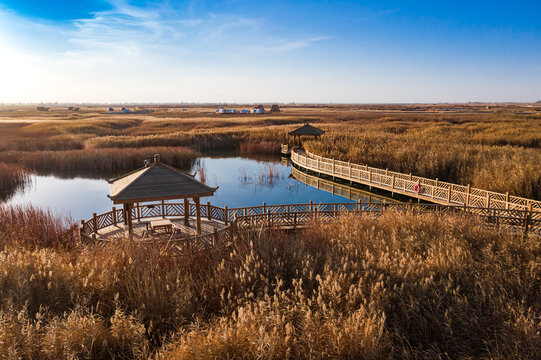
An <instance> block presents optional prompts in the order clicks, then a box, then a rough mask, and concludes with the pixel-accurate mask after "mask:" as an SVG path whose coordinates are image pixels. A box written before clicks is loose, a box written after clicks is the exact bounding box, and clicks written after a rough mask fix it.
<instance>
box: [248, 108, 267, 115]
mask: <svg viewBox="0 0 541 360" xmlns="http://www.w3.org/2000/svg"><path fill="white" fill-rule="evenodd" d="M250 113H251V114H264V113H265V110H263V109H260V108H256V107H255V108H253V109H251V110H250Z"/></svg>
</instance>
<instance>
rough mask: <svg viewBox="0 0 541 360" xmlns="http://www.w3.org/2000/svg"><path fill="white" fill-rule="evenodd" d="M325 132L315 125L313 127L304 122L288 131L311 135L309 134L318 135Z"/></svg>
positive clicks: (294, 133) (293, 133) (292, 133)
mask: <svg viewBox="0 0 541 360" xmlns="http://www.w3.org/2000/svg"><path fill="white" fill-rule="evenodd" d="M323 134H325V131H323V130H321V129H318V128H316V127H313V126H312V125H309V124H308V123H305V124H304V125H303V126H301V127H300V128H298V129H296V130H293V131H292V132H290V133H289V135H297V136H300V135H311V136H319V135H323Z"/></svg>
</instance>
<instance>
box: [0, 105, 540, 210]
mask: <svg viewBox="0 0 541 360" xmlns="http://www.w3.org/2000/svg"><path fill="white" fill-rule="evenodd" d="M239 107H240V106H239ZM451 107H453V105H450V104H446V105H364V106H362V105H359V106H353V105H336V106H330V105H327V106H323V105H321V106H316V105H314V106H306V105H305V106H283V107H282V112H280V113H275V114H263V115H252V114H248V115H240V114H237V115H219V114H214V108H215V107H210V106H207V107H202V106H200V107H195V106H193V107H187V109H186V111H181V110H180V109H179V108H168V107H140V108H138V110H145V112H143V113H141V114H138V113H131V114H107V113H106V112H105V111H106V108H96V107H93V108H82V110H81V112H78V113H73V112H68V111H66V110H65V109H64V108H53V110H52V111H50V112H45V113H43V112H41V113H37V112H35V111H32V109H29V108H20V109H18V111H12V112H7V111H6V110H5V109H0V121H1V122H0V131H2V134H3V136H2V137H1V139H0V160H2V161H5V162H17V163H21V164H23V165H25V166H27V167H28V168H30V169H31V170H45V171H54V170H55V169H57V168H58V169H64V170H69V169H73V170H76V169H80V168H84V169H95V171H96V172H99V171H101V170H102V169H103V168H108V169H117V168H119V167H123V168H122V170H128V169H130V168H132V167H133V166H135V165H138V163H136V162H135V161H128V162H126V161H124V159H125V158H126V157H128V156H131V157H132V158H136V157H140V156H141V154H142V153H144V152H150V151H154V150H151V149H148V151H147V150H145V149H142V148H160V151H162V152H169V153H172V152H174V153H176V154H180V153H181V152H183V153H184V154H183V155H182V156H183V157H186V158H189V157H193V156H196V154H195V153H194V151H195V152H202V153H205V152H216V151H218V152H219V151H228V152H230V151H235V152H237V153H239V154H242V155H251V154H265V153H272V154H275V153H277V152H278V149H279V146H280V144H281V143H283V142H285V141H286V134H287V132H289V131H291V130H293V129H295V128H296V127H298V126H299V125H300V124H302V123H303V122H304V121H310V122H311V123H313V124H314V125H316V126H319V127H321V128H322V129H324V130H326V131H327V134H326V135H325V136H324V137H323V139H322V140H321V141H310V140H305V141H304V145H305V146H306V147H307V148H308V149H309V150H311V151H313V152H315V153H317V154H319V155H323V156H327V157H335V158H337V159H341V160H346V161H352V162H357V163H361V164H368V165H370V166H374V167H381V168H389V170H394V171H400V172H404V173H410V172H411V173H413V174H414V175H418V176H424V177H429V178H438V179H440V180H442V181H450V182H454V183H458V184H463V185H467V184H471V185H472V186H474V187H478V188H483V189H487V190H493V191H498V192H507V191H509V192H510V193H511V194H512V195H517V196H524V197H529V198H533V199H537V200H539V199H541V152H540V147H541V111H540V110H541V107H539V106H538V107H535V106H533V107H532V106H526V105H520V104H519V105H517V104H507V105H505V104H501V105H498V106H492V107H491V109H490V110H486V109H485V106H483V105H477V104H473V105H464V104H461V105H460V108H462V109H463V110H461V111H456V112H453V111H440V110H439V109H442V108H451ZM455 107H456V106H455ZM146 111H151V112H146ZM119 148H121V149H123V150H122V151H116V150H110V151H108V150H107V149H119ZM165 148H172V149H170V150H168V149H165ZM182 148H186V150H181V149H182ZM87 153H88V155H86V154H87ZM129 154H131V155H129ZM178 156H181V155H178ZM115 159H118V160H115ZM101 161H103V162H104V163H107V164H104V165H101V164H97V162H101ZM44 162H47V163H49V165H47V164H44ZM115 163H116V164H115ZM177 164H180V163H177Z"/></svg>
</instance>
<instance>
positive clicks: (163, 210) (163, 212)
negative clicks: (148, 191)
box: [162, 200, 165, 219]
mask: <svg viewBox="0 0 541 360" xmlns="http://www.w3.org/2000/svg"><path fill="white" fill-rule="evenodd" d="M162 218H164V219H165V201H164V200H162Z"/></svg>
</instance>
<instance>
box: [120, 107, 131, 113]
mask: <svg viewBox="0 0 541 360" xmlns="http://www.w3.org/2000/svg"><path fill="white" fill-rule="evenodd" d="M122 112H123V113H129V112H130V109H127V108H122Z"/></svg>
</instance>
